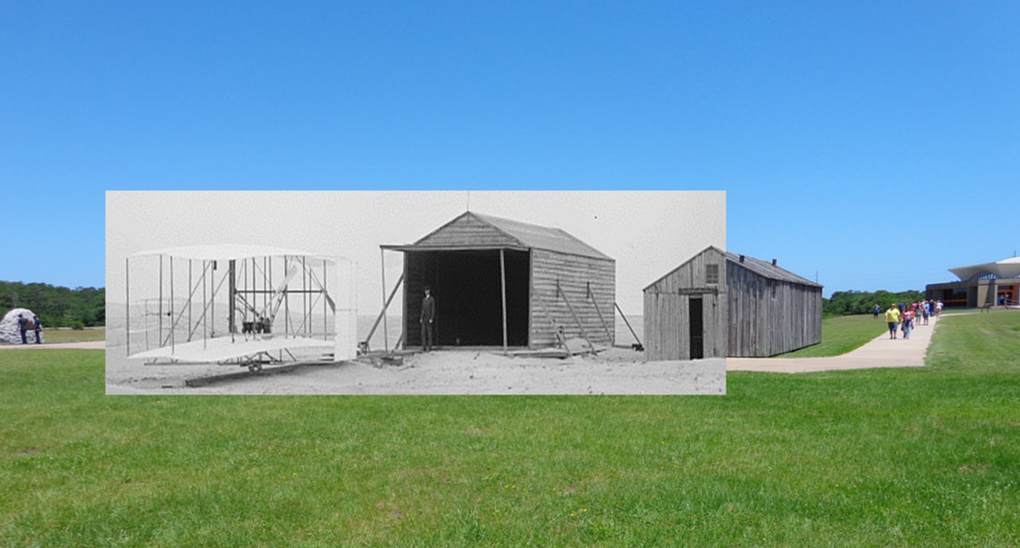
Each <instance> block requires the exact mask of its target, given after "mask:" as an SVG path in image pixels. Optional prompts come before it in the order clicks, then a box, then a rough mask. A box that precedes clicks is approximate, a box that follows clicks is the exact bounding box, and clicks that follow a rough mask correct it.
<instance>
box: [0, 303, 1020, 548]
mask: <svg viewBox="0 0 1020 548" xmlns="http://www.w3.org/2000/svg"><path fill="white" fill-rule="evenodd" d="M869 319H870V318H869ZM103 356H104V355H103V352H102V351H89V350H83V351H71V350H41V351H35V352H0V386H2V391H3V398H2V399H0V417H3V420H2V421H0V483H2V488H0V545H3V546H524V545H538V546H588V545H602V546H677V545H681V546H682V545H711V546H717V545H718V546H811V547H815V546H954V547H955V546H1017V545H1020V473H1018V471H1020V359H1018V358H1020V313H1016V312H997V313H996V312H993V313H991V314H980V315H979V314H975V315H967V316H956V317H950V318H943V320H942V324H941V326H940V327H939V330H938V332H937V334H936V337H935V340H934V341H933V343H932V346H931V348H930V352H929V360H928V366H927V367H924V368H904V369H889V370H857V371H843V372H831V373H814V374H804V375H783V374H767V373H740V372H733V373H730V374H729V375H728V377H727V395H726V396H714V397H595V396H572V397H365V396H359V397H336V396H334V397H304V396H303V397H294V396H291V397H245V396H166V397H160V396H137V397H136V396H104V395H103V359H104V358H103Z"/></svg>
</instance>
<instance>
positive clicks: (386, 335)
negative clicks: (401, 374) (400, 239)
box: [365, 247, 390, 352]
mask: <svg viewBox="0 0 1020 548" xmlns="http://www.w3.org/2000/svg"><path fill="white" fill-rule="evenodd" d="M379 263H380V264H381V265H382V268H381V269H380V272H381V273H382V296H383V299H386V250H385V249H383V248H381V247H380V248H379ZM387 304H389V301H387V300H384V301H383V319H382V332H383V349H385V350H386V351H387V352H389V351H390V328H389V322H388V321H386V305H387ZM371 338H372V336H371V335H369V336H368V339H371ZM368 339H365V341H368Z"/></svg>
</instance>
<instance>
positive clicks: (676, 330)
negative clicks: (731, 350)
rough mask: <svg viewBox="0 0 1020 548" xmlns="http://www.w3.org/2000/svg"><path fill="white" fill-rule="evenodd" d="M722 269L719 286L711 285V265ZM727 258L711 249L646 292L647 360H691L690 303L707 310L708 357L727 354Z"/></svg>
mask: <svg viewBox="0 0 1020 548" xmlns="http://www.w3.org/2000/svg"><path fill="white" fill-rule="evenodd" d="M709 264H715V265H718V266H719V283H718V284H715V285H709V284H708V281H707V280H706V278H705V272H706V270H707V268H706V267H707V265H709ZM725 264H726V255H725V253H723V252H722V251H721V250H718V249H715V248H708V249H706V250H705V251H703V252H701V253H699V254H698V255H695V256H694V257H693V258H691V259H690V260H689V261H687V262H686V263H684V264H682V265H680V266H679V267H677V268H676V269H675V270H674V271H672V272H670V273H669V274H667V275H666V276H664V277H663V278H661V279H660V280H658V281H657V282H655V283H654V284H652V285H651V286H649V287H647V288H645V291H644V326H645V330H644V341H643V342H644V345H645V359H647V360H650V361H655V360H689V359H690V357H691V356H690V351H691V345H690V299H691V297H700V298H702V299H703V302H702V306H703V307H704V312H703V320H704V329H705V331H704V354H705V357H706V358H711V357H719V358H724V357H726V354H727V347H726V345H727V312H728V311H727V307H726V301H727V299H726V268H725Z"/></svg>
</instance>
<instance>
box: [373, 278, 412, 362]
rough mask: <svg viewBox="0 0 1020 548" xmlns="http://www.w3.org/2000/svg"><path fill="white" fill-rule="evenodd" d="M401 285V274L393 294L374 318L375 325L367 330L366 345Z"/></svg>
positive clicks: (402, 281) (402, 279) (402, 280)
mask: <svg viewBox="0 0 1020 548" xmlns="http://www.w3.org/2000/svg"><path fill="white" fill-rule="evenodd" d="M402 283H404V275H403V274H401V275H400V279H398V280H397V285H395V286H393V292H392V293H390V296H389V298H388V299H386V302H385V303H383V309H382V312H380V313H379V316H378V317H376V319H375V323H374V324H372V329H370V330H369V332H368V336H367V337H365V343H368V341H370V340H372V335H374V334H375V328H377V327H379V322H380V321H382V319H383V318H384V317H386V309H387V308H389V306H390V302H392V301H393V297H395V296H396V295H397V290H398V289H400V284H402ZM402 338H403V335H401V339H402ZM397 346H398V347H399V346H400V345H397ZM387 352H389V350H387Z"/></svg>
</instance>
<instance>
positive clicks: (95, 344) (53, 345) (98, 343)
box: [0, 337, 106, 350]
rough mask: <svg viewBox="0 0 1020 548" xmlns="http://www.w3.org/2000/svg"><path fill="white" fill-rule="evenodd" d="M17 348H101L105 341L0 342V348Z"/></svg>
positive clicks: (104, 346)
mask: <svg viewBox="0 0 1020 548" xmlns="http://www.w3.org/2000/svg"><path fill="white" fill-rule="evenodd" d="M44 338H45V337H44ZM19 348H20V349H23V350H30V349H33V348H34V349H36V350H41V349H46V348H49V349H50V350H52V349H54V348H74V349H98V350H103V349H104V348H106V341H85V342H70V343H48V342H44V343H42V344H0V350H7V349H10V350H14V349H19Z"/></svg>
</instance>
